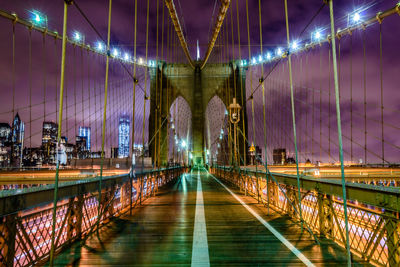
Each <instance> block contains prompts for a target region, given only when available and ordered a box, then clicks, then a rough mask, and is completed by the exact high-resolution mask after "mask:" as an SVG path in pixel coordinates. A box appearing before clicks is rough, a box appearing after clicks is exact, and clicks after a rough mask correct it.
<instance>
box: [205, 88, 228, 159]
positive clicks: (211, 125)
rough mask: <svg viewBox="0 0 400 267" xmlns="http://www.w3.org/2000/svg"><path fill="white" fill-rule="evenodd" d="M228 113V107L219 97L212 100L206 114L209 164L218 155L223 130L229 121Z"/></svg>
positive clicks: (206, 142) (206, 143) (206, 141)
mask: <svg viewBox="0 0 400 267" xmlns="http://www.w3.org/2000/svg"><path fill="white" fill-rule="evenodd" d="M226 112H227V109H226V106H225V104H224V102H223V101H222V100H221V98H220V97H219V96H218V95H215V96H214V97H212V98H211V99H210V101H209V102H208V105H207V108H206V112H205V124H206V125H205V146H206V148H207V150H208V151H209V155H207V159H208V162H210V161H211V162H212V161H213V158H212V156H216V155H217V150H218V144H219V142H220V136H221V130H222V129H223V126H224V124H225V123H226V119H227V114H226Z"/></svg>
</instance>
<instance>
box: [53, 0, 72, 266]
mask: <svg viewBox="0 0 400 267" xmlns="http://www.w3.org/2000/svg"><path fill="white" fill-rule="evenodd" d="M70 4H71V2H69V1H64V20H63V36H62V54H61V77H60V105H59V108H58V109H59V113H58V132H57V148H56V149H58V143H59V142H60V139H61V126H62V113H63V98H64V71H65V52H66V45H67V15H68V5H70ZM59 165H60V164H59V161H58V159H57V165H56V177H55V181H54V200H53V216H52V231H51V247H50V266H53V264H54V251H55V244H54V241H55V237H56V223H57V201H58V170H59Z"/></svg>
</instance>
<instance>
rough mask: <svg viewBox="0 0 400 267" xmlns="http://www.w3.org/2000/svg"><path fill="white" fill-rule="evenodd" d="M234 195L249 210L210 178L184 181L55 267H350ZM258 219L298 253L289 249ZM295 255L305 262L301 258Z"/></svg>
mask: <svg viewBox="0 0 400 267" xmlns="http://www.w3.org/2000/svg"><path fill="white" fill-rule="evenodd" d="M199 178H200V181H201V184H200V187H201V189H202V190H201V191H199V184H198V183H199V181H198V180H199ZM232 192H233V193H234V194H236V195H237V196H238V197H239V198H240V199H241V200H242V201H243V202H244V203H245V205H247V208H245V206H244V205H243V204H242V203H240V202H239V201H238V199H236V198H235V197H234V196H233V195H232V194H231V193H229V192H228V191H227V189H226V188H224V187H223V186H222V185H221V184H220V183H219V182H217V180H216V179H215V178H213V177H212V176H211V175H209V174H207V173H206V172H205V171H201V172H199V173H198V171H193V172H192V173H191V174H185V175H184V176H182V177H181V178H180V179H179V180H178V181H177V183H175V184H173V185H170V186H169V187H168V188H164V189H163V190H161V191H160V192H159V194H158V195H157V196H156V197H153V198H151V199H149V200H147V201H145V202H144V203H143V205H142V206H141V207H139V208H138V209H135V210H134V214H133V215H132V216H127V217H124V218H120V219H118V220H117V221H116V223H113V224H110V225H108V226H106V227H104V228H103V230H102V231H101V234H100V237H92V238H91V239H89V240H88V241H87V242H86V245H85V246H81V245H80V244H75V245H74V246H72V247H71V248H70V249H68V250H66V251H65V252H63V253H62V254H60V255H58V257H57V258H56V262H55V264H56V265H62V266H65V265H69V266H96V265H104V266H132V265H143V266H144V265H157V266H166V265H170V266H178V265H182V266H190V265H193V266H210V265H211V266H239V265H246V266H266V265H269V266H304V265H305V263H307V261H310V262H311V263H312V264H314V265H316V266H333V265H337V266H345V265H346V257H345V251H344V249H342V248H340V247H339V246H337V245H335V244H333V243H332V242H330V241H328V240H321V241H322V244H321V246H318V245H316V243H315V242H314V240H313V239H312V237H311V236H310V235H309V234H308V233H307V232H303V233H301V231H300V227H299V226H298V225H296V224H294V223H293V222H292V221H291V220H289V219H288V218H285V217H281V216H279V215H278V214H271V215H270V216H267V215H266V209H265V208H264V207H263V206H262V205H259V204H257V202H256V201H255V200H254V199H252V198H250V197H245V196H243V195H241V194H240V193H239V192H237V191H235V190H232ZM201 196H202V197H203V198H202V201H203V203H204V204H203V205H201V204H202V202H201V199H200V198H201ZM249 209H251V210H253V213H250V211H249ZM254 214H258V215H259V218H256V217H255V216H254ZM260 218H261V220H265V221H266V222H267V223H268V224H269V225H271V226H272V227H273V228H274V229H275V230H276V231H277V232H279V233H280V234H281V235H282V236H283V238H284V239H286V240H287V241H288V242H290V244H291V245H293V247H294V249H293V248H292V250H290V249H289V248H288V246H286V245H284V243H282V240H279V239H278V238H277V236H276V234H274V233H273V232H271V231H270V230H268V229H267V228H266V226H265V224H262V223H261V222H260ZM204 233H206V234H204ZM279 233H278V235H279ZM297 250H298V252H299V253H301V255H303V258H302V257H301V255H300V256H296V255H295V253H296V251H297Z"/></svg>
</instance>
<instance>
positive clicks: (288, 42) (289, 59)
mask: <svg viewBox="0 0 400 267" xmlns="http://www.w3.org/2000/svg"><path fill="white" fill-rule="evenodd" d="M284 1H285V19H286V38H287V46H288V53H289V56H288V63H289V80H290V100H291V106H292V121H293V141H294V150H295V153H296V174H297V189H298V198H299V214H300V220H301V230H302V231H303V215H302V211H301V191H300V173H299V158H298V151H297V136H296V115H295V107H294V96H293V77H292V61H291V58H292V55H291V53H290V36H289V18H288V7H287V0H284Z"/></svg>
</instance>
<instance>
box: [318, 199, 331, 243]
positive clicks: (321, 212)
mask: <svg viewBox="0 0 400 267" xmlns="http://www.w3.org/2000/svg"><path fill="white" fill-rule="evenodd" d="M317 203H318V222H319V232H320V234H321V235H324V236H326V237H330V236H332V230H333V214H332V210H333V209H332V196H329V195H325V194H323V193H320V192H318V193H317Z"/></svg>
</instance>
